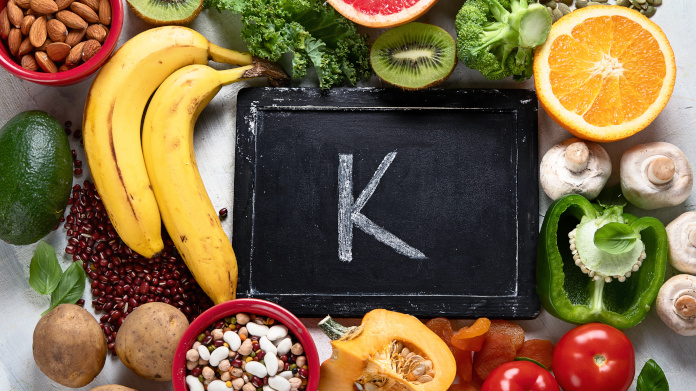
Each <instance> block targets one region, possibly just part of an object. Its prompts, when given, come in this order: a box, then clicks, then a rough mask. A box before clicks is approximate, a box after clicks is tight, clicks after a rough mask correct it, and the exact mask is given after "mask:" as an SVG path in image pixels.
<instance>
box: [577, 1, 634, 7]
mask: <svg viewBox="0 0 696 391" xmlns="http://www.w3.org/2000/svg"><path fill="white" fill-rule="evenodd" d="M626 1H628V0H626ZM587 2H588V0H575V8H585V7H587Z"/></svg>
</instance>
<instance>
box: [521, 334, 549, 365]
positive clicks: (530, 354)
mask: <svg viewBox="0 0 696 391" xmlns="http://www.w3.org/2000/svg"><path fill="white" fill-rule="evenodd" d="M517 357H525V358H531V359H532V360H534V361H536V362H538V363H539V364H541V365H543V366H545V367H546V369H548V370H551V362H552V361H553V343H552V342H551V341H547V340H545V339H530V340H528V341H524V344H523V345H522V348H520V350H518V351H517Z"/></svg>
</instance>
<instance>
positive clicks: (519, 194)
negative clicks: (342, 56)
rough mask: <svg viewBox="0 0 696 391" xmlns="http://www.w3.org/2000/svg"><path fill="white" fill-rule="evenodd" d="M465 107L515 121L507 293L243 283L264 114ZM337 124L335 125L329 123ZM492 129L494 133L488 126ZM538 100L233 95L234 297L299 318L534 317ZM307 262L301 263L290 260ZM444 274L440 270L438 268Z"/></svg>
mask: <svg viewBox="0 0 696 391" xmlns="http://www.w3.org/2000/svg"><path fill="white" fill-rule="evenodd" d="M425 109H427V110H453V109H454V110H465V111H467V112H472V113H477V112H480V113H506V114H511V115H513V116H514V118H515V119H516V126H517V129H516V137H514V138H513V139H511V140H510V142H511V143H513V146H512V148H513V149H516V151H517V152H516V159H517V161H516V162H515V166H516V170H517V171H516V173H515V175H516V188H515V189H511V191H513V192H515V197H516V198H515V199H516V200H517V202H516V209H517V220H516V221H517V243H514V242H513V243H512V245H515V246H516V251H517V281H516V284H517V286H516V291H515V292H514V294H506V295H499V296H498V295H488V296H467V295H423V294H420V293H416V292H414V293H413V294H411V295H371V294H365V293H364V292H361V291H360V290H359V289H357V290H356V291H354V292H333V293H330V294H326V293H318V294H307V293H293V292H282V293H278V292H274V291H259V289H258V288H257V287H256V284H254V281H252V280H250V279H251V278H252V277H251V269H252V258H253V256H254V245H255V244H254V229H255V221H254V210H255V208H263V207H264V206H263V205H257V204H256V193H255V192H256V188H257V183H256V179H257V174H258V173H257V169H258V167H257V164H256V160H257V156H258V154H262V153H263V151H258V149H257V148H258V146H257V144H256V140H257V135H258V134H260V132H265V131H268V129H264V128H263V126H264V121H263V116H264V113H277V112H279V111H281V112H286V113H287V115H292V114H293V113H298V112H303V111H304V112H306V111H315V110H320V111H326V110H329V111H332V110H334V111H361V110H371V111H379V112H384V113H389V112H392V114H393V112H394V111H399V110H425ZM336 126H337V127H338V128H340V126H341V125H340V123H338V124H336ZM491 131H495V130H494V129H492V130H491ZM537 131H538V123H537V98H536V94H535V93H534V92H533V91H529V90H493V89H491V90H483V89H447V90H442V89H429V90H425V91H419V92H403V91H399V90H396V89H376V88H337V89H333V90H330V91H321V90H319V89H313V88H249V89H244V90H241V91H240V92H239V95H238V100H237V133H236V157H235V178H234V213H233V216H234V221H233V239H232V244H233V247H234V249H235V253H236V256H237V261H238V265H239V283H238V290H237V296H238V297H254V298H260V299H265V300H269V301H272V302H275V303H278V304H280V305H282V306H284V307H285V308H287V309H288V310H290V311H292V312H293V313H295V314H297V315H300V316H324V315H326V314H329V313H330V314H331V315H332V316H339V317H360V316H362V315H364V313H365V312H367V311H369V310H370V309H373V308H387V309H391V310H395V311H400V312H405V313H410V314H412V315H415V316H422V317H434V316H447V317H462V318H467V317H468V318H470V317H480V316H487V317H493V318H508V319H530V318H534V317H536V316H537V315H538V314H539V300H538V297H537V296H536V281H535V264H536V245H537V238H538V195H539V190H538V159H537V156H538V151H537V149H538V146H537ZM297 261H298V262H300V261H306V260H297ZM443 272H447V271H446V270H443Z"/></svg>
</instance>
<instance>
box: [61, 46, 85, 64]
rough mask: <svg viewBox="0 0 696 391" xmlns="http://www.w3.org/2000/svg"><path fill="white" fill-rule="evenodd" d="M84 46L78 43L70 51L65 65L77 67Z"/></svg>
mask: <svg viewBox="0 0 696 391" xmlns="http://www.w3.org/2000/svg"><path fill="white" fill-rule="evenodd" d="M83 46H85V43H84V42H80V43H78V44H77V45H75V46H73V48H72V49H70V53H69V54H68V57H67V58H66V59H65V63H66V64H67V65H77V64H79V63H80V61H82V47H83Z"/></svg>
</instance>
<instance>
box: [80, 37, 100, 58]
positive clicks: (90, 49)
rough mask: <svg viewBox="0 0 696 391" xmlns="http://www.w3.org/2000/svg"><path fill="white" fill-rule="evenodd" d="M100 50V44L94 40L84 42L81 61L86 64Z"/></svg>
mask: <svg viewBox="0 0 696 391" xmlns="http://www.w3.org/2000/svg"><path fill="white" fill-rule="evenodd" d="M99 49H101V44H100V43H99V42H97V41H96V40H94V39H90V40H89V41H87V42H85V46H83V47H82V61H84V62H87V61H89V59H90V58H92V57H94V55H95V54H97V52H98V51H99Z"/></svg>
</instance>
